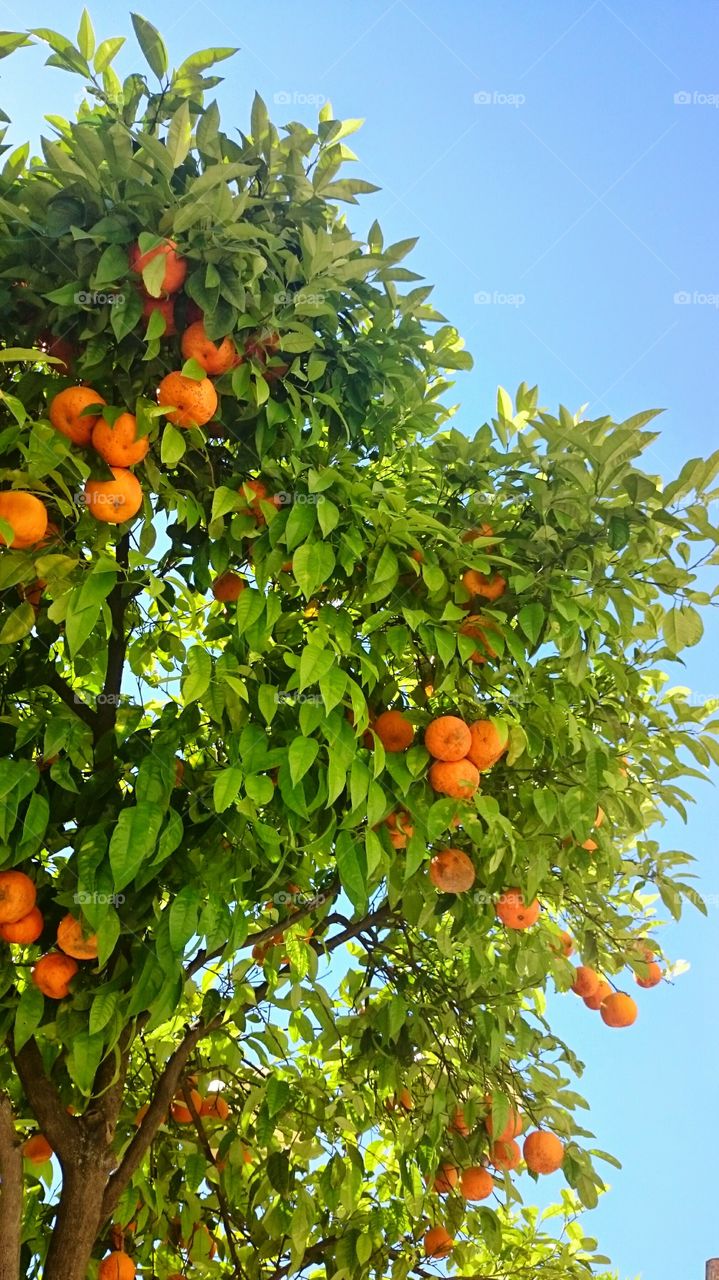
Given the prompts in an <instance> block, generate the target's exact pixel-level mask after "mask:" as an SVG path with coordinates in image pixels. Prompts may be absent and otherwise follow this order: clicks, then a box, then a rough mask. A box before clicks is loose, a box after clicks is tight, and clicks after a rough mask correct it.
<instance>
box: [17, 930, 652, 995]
mask: <svg viewBox="0 0 719 1280" xmlns="http://www.w3.org/2000/svg"><path fill="white" fill-rule="evenodd" d="M0 932H1V931H0ZM647 969H648V973H647V974H646V975H645V977H643V978H640V977H639V976H638V975H637V976H636V983H637V986H638V987H643V988H644V990H645V991H649V990H650V988H651V987H656V986H658V985H659V983H660V982H661V980H662V978H663V977H664V974H663V973H662V971H661V968H660V967H659V965H658V964H657V962H656V960H650V961H649V963H648V965H647Z"/></svg>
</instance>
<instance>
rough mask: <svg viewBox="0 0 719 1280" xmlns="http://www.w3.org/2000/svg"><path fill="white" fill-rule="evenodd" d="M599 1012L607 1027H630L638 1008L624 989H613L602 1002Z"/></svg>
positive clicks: (634, 1020)
mask: <svg viewBox="0 0 719 1280" xmlns="http://www.w3.org/2000/svg"><path fill="white" fill-rule="evenodd" d="M599 1012H600V1014H601V1015H602V1022H606V1024H607V1026H608V1027H631V1025H632V1023H633V1022H636V1020H637V1014H638V1013H639V1010H638V1008H637V1006H636V1003H635V1001H634V1000H632V997H631V996H628V995H627V994H626V993H625V992H624V991H614V992H613V993H612V995H610V996H607V998H606V1000H604V1001H603V1002H602V1006H601V1008H600V1010H599Z"/></svg>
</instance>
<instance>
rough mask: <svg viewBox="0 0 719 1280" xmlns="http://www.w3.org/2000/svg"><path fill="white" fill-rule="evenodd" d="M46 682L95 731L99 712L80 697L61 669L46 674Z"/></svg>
mask: <svg viewBox="0 0 719 1280" xmlns="http://www.w3.org/2000/svg"><path fill="white" fill-rule="evenodd" d="M44 683H45V684H46V685H47V687H48V689H52V690H54V692H55V693H56V694H57V696H58V697H59V698H62V701H63V702H64V703H65V706H66V707H69V708H70V710H71V711H74V712H75V715H76V716H78V717H79V719H80V720H82V721H83V722H84V723H85V724H86V725H88V727H89V728H90V729H92V731H93V733H94V732H95V725H96V723H97V712H96V711H93V709H92V707H91V706H89V705H88V703H87V702H83V700H82V698H80V697H78V695H77V694H76V693H75V690H74V689H73V688H72V686H71V685H69V684H68V683H67V680H66V679H65V678H64V676H61V675H60V672H59V671H50V672H49V673H48V674H47V675H46V676H45V680H44Z"/></svg>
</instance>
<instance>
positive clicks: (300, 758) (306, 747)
mask: <svg viewBox="0 0 719 1280" xmlns="http://www.w3.org/2000/svg"><path fill="white" fill-rule="evenodd" d="M319 749H320V744H319V742H318V741H317V739H316V738H302V737H299V738H294V739H293V740H292V742H291V743H290V749H289V752H288V760H289V765H290V777H291V779H292V785H293V786H295V787H296V786H297V783H298V782H299V781H300V780H301V779H302V778H304V776H305V774H306V773H307V770H308V769H311V768H312V765H313V764H314V762H315V760H316V759H317V752H318V751H319Z"/></svg>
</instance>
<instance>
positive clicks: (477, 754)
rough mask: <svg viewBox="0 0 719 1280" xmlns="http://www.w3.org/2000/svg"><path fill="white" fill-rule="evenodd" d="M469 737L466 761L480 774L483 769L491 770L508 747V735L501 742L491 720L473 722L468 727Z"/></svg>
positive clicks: (500, 736)
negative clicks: (474, 766) (469, 761)
mask: <svg viewBox="0 0 719 1280" xmlns="http://www.w3.org/2000/svg"><path fill="white" fill-rule="evenodd" d="M469 735H470V743H469V747H468V749H467V759H468V760H471V761H472V764H474V765H476V766H477V768H478V769H479V772H480V773H482V771H483V770H484V769H491V767H492V765H493V764H496V763H497V761H498V760H499V758H500V757H501V756H503V755H504V753H505V751H506V750H507V747H508V746H509V737H508V735H505V737H504V741H502V735H501V734H500V732H499V730H498V729H497V728H496V726H495V725H493V724H492V721H491V720H475V722H474V724H471V725H470V726H469Z"/></svg>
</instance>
